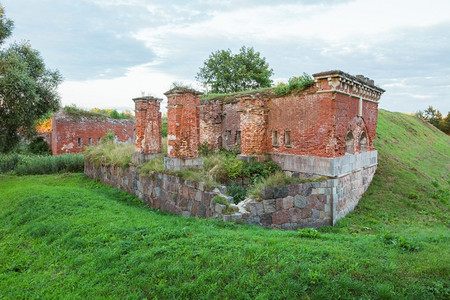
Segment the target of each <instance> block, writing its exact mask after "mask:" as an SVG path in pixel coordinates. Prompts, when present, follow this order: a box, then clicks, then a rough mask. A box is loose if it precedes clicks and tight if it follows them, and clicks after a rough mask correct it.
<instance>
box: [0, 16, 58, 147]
mask: <svg viewBox="0 0 450 300" xmlns="http://www.w3.org/2000/svg"><path fill="white" fill-rule="evenodd" d="M0 13H1V15H0V44H1V43H3V42H4V40H5V39H6V38H7V37H8V36H9V35H10V34H11V31H12V26H13V23H12V21H11V20H8V19H6V18H5V16H4V14H3V8H0ZM61 81H62V76H61V75H60V73H59V72H58V71H51V70H48V69H47V68H46V67H45V64H44V61H43V59H42V57H41V56H40V54H39V52H38V51H37V50H34V49H32V48H31V46H30V45H29V44H28V43H13V44H12V45H10V46H9V47H7V48H3V49H1V50H0V152H8V151H10V150H11V149H13V148H14V147H15V146H16V145H17V143H18V142H19V135H18V133H19V131H21V132H23V133H24V134H25V135H28V136H30V134H31V133H32V132H34V126H35V124H36V121H37V120H38V119H39V118H41V117H42V116H44V115H46V114H47V113H48V112H49V111H56V110H57V109H58V108H59V95H58V93H57V91H56V88H57V86H58V84H59V83H61Z"/></svg>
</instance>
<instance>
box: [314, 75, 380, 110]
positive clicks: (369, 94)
mask: <svg viewBox="0 0 450 300" xmlns="http://www.w3.org/2000/svg"><path fill="white" fill-rule="evenodd" d="M313 77H314V80H315V83H316V87H317V88H318V91H317V92H318V93H322V92H338V93H341V94H346V95H348V96H351V97H355V98H362V99H363V100H366V101H374V102H378V100H379V99H380V97H381V95H382V94H383V93H384V92H385V90H383V89H382V88H379V87H377V86H375V84H374V81H373V80H371V79H369V78H367V77H364V76H363V75H356V76H352V75H350V74H347V73H344V72H342V71H339V70H335V71H327V72H322V73H316V74H313Z"/></svg>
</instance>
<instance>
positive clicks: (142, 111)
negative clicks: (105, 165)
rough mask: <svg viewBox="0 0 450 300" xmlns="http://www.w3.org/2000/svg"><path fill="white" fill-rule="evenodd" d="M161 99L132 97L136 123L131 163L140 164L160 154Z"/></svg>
mask: <svg viewBox="0 0 450 300" xmlns="http://www.w3.org/2000/svg"><path fill="white" fill-rule="evenodd" d="M161 100H162V99H158V98H154V97H148V96H147V97H140V98H134V99H133V101H134V105H135V124H136V151H135V153H134V155H133V163H135V164H140V163H144V162H146V161H148V160H149V159H152V158H154V157H157V156H161V155H162V153H161V113H160V112H159V109H160V103H161Z"/></svg>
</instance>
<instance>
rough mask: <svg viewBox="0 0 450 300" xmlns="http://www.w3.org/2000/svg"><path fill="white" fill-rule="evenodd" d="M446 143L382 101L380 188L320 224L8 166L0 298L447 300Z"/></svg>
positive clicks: (0, 201)
mask: <svg viewBox="0 0 450 300" xmlns="http://www.w3.org/2000/svg"><path fill="white" fill-rule="evenodd" d="M449 146H450V138H449V137H447V136H445V135H444V134H442V133H441V132H439V131H438V130H436V129H434V128H433V127H431V126H429V125H428V124H426V123H423V122H422V121H420V120H419V119H416V118H414V117H411V116H407V115H402V114H399V113H391V112H387V111H383V110H381V111H380V114H379V127H378V136H377V140H376V147H377V149H378V150H379V158H380V159H379V169H378V171H377V174H376V176H375V178H374V181H373V183H372V185H371V186H370V188H369V189H368V190H367V192H366V195H365V196H364V197H363V198H362V199H361V201H360V204H359V205H358V207H357V209H356V210H355V211H354V212H353V213H351V214H350V215H349V216H348V217H346V218H344V219H343V220H341V221H340V222H338V224H337V225H336V226H335V227H327V228H322V229H321V230H319V231H318V232H316V231H313V230H303V231H300V232H294V231H285V232H283V231H278V230H269V229H262V228H259V227H254V226H253V227H252V226H247V225H239V224H233V223H222V222H220V221H216V220H205V219H203V220H199V219H194V218H183V217H181V216H175V215H170V214H167V213H163V212H159V211H154V210H151V209H149V208H146V207H144V206H143V205H142V204H141V203H140V201H139V200H138V199H136V198H135V197H133V196H131V195H128V194H126V193H124V192H122V191H118V190H116V189H113V188H110V187H107V186H105V185H103V184H101V183H98V182H94V181H91V180H88V179H86V178H84V177H83V175H82V174H61V175H46V176H22V177H15V176H5V175H0V299H17V298H19V299H20V298H27V299H28V298H38V297H40V298H58V299H59V298H63V299H64V298H68V299H77V298H79V299H81V298H89V299H91V298H131V299H141V298H160V299H167V298H195V299H197V298H207V299H210V298H219V299H222V298H229V299H230V298H231V299H339V298H341V299H351V298H357V299H369V298H370V299H402V298H405V299H433V298H437V299H448V297H449V296H450V295H449V285H450V282H449V277H448V274H450V254H449V246H450V234H449V231H448V225H449V223H448V214H449V205H448V199H449V165H448V164H449V162H450V159H449V158H450V150H449V149H450V147H449Z"/></svg>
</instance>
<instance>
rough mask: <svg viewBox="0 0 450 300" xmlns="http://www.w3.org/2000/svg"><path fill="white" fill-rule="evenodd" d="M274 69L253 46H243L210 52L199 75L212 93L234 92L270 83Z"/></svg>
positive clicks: (268, 85) (265, 85)
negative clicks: (234, 50)
mask: <svg viewBox="0 0 450 300" xmlns="http://www.w3.org/2000/svg"><path fill="white" fill-rule="evenodd" d="M272 75H273V70H272V69H270V68H269V64H268V63H267V62H266V59H265V58H264V57H261V55H260V53H259V52H256V51H255V50H254V49H253V47H250V48H247V47H245V46H243V47H241V49H240V52H239V53H238V54H233V53H232V52H231V50H230V49H228V50H218V51H216V52H213V53H211V54H210V55H209V58H208V59H207V60H205V62H204V65H203V67H201V68H200V71H199V72H198V73H197V77H196V79H197V80H198V81H200V82H201V83H202V84H203V85H204V86H205V87H206V88H208V89H209V90H210V92H212V93H231V92H239V91H245V90H250V89H257V88H263V87H270V86H271V84H272V80H271V79H270V76H272Z"/></svg>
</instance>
